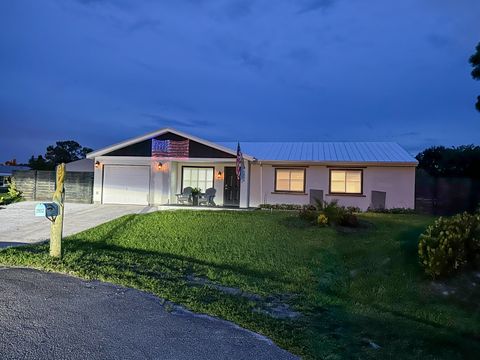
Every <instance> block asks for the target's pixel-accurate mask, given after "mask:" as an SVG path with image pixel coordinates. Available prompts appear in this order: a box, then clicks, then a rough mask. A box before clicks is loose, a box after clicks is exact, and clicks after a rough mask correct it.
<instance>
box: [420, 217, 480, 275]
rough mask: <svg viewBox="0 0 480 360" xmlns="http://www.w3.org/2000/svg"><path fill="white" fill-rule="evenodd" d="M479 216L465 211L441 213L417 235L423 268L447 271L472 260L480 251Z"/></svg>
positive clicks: (432, 270)
mask: <svg viewBox="0 0 480 360" xmlns="http://www.w3.org/2000/svg"><path fill="white" fill-rule="evenodd" d="M479 226H480V216H479V215H470V214H468V213H466V212H465V213H463V214H458V215H455V216H452V217H449V218H446V217H440V218H438V219H437V220H436V221H435V222H434V223H433V225H430V226H429V227H428V228H427V230H426V231H425V232H424V233H423V234H422V235H420V239H419V244H418V255H419V259H420V263H421V264H422V265H423V267H424V268H425V272H426V273H427V274H428V275H430V276H432V277H434V278H435V277H438V276H445V275H450V274H452V273H454V272H456V271H457V270H459V269H461V268H462V267H464V266H465V265H466V264H467V263H472V264H473V263H474V262H475V261H476V260H477V259H478V256H479V253H480V230H479Z"/></svg>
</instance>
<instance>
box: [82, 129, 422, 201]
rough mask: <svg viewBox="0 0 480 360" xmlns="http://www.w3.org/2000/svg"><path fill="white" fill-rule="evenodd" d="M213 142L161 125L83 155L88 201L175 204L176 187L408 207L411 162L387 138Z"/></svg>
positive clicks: (231, 195)
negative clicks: (239, 167) (88, 172)
mask: <svg viewBox="0 0 480 360" xmlns="http://www.w3.org/2000/svg"><path fill="white" fill-rule="evenodd" d="M236 147H237V143H213V142H210V141H206V140H203V139H200V138H197V137H195V136H191V135H189V134H186V133H183V132H180V131H177V130H174V129H161V130H158V131H155V132H152V133H149V134H146V135H143V136H139V137H137V138H133V139H130V140H127V141H124V142H121V143H118V144H115V145H112V146H109V147H106V148H104V149H101V150H97V151H94V152H91V153H89V154H88V155H87V158H88V159H92V160H94V161H95V173H94V178H95V179H94V196H93V199H94V202H97V203H106V204H142V205H148V204H150V205H164V204H176V203H177V196H176V194H179V193H181V192H182V189H183V188H185V187H187V186H190V187H198V188H201V190H202V191H205V190H206V189H207V188H211V187H213V188H215V189H216V197H215V203H216V204H217V205H223V206H239V207H241V208H247V207H257V206H259V205H260V204H282V203H285V204H309V203H314V201H315V199H321V200H325V201H331V200H338V202H339V203H340V204H342V205H346V206H358V207H359V208H361V209H363V210H365V209H367V208H369V207H376V208H383V207H386V208H395V207H402V208H413V207H414V196H415V167H416V165H417V161H416V160H415V159H414V158H413V157H412V156H411V155H410V154H408V153H407V152H406V151H405V150H404V149H403V148H401V147H400V146H399V145H398V144H396V143H390V142H378V143H374V142H355V143H339V142H337V143H331V142H298V143H293V142H288V143H286V142H277V143H275V142H271V143H264V142H240V147H241V150H242V152H243V157H244V164H245V180H244V181H243V182H242V181H238V180H237V176H236V173H235V165H236Z"/></svg>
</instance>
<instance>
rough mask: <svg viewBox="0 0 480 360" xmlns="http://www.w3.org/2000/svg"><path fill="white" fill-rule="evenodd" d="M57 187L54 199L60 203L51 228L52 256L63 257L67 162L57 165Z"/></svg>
mask: <svg viewBox="0 0 480 360" xmlns="http://www.w3.org/2000/svg"><path fill="white" fill-rule="evenodd" d="M56 181H57V182H56V185H57V186H56V189H55V193H54V194H53V201H54V202H55V203H57V205H58V216H57V217H56V218H55V220H54V221H52V225H51V228H50V256H52V257H55V258H61V257H62V233H63V209H64V206H63V202H64V198H65V189H64V186H63V184H64V181H65V164H63V163H62V164H60V165H58V166H57V179H56Z"/></svg>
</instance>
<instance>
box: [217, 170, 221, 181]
mask: <svg viewBox="0 0 480 360" xmlns="http://www.w3.org/2000/svg"><path fill="white" fill-rule="evenodd" d="M221 178H222V172H221V171H219V172H218V173H217V179H221Z"/></svg>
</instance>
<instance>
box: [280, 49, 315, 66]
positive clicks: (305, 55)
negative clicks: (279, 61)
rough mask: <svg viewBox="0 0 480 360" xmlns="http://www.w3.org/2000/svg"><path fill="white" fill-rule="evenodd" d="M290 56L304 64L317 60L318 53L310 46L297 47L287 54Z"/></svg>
mask: <svg viewBox="0 0 480 360" xmlns="http://www.w3.org/2000/svg"><path fill="white" fill-rule="evenodd" d="M287 56H288V58H289V59H291V60H292V61H294V62H297V63H300V64H302V65H311V64H314V63H315V61H316V60H317V56H316V54H315V53H314V52H313V51H312V50H310V49H308V48H296V49H293V50H291V51H289V53H288V54H287Z"/></svg>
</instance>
